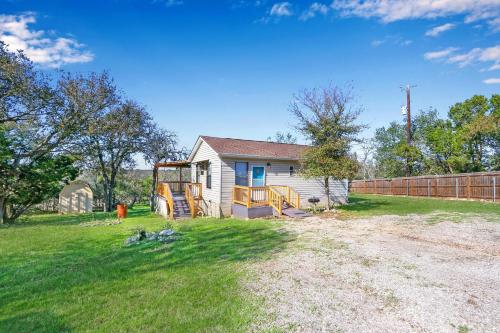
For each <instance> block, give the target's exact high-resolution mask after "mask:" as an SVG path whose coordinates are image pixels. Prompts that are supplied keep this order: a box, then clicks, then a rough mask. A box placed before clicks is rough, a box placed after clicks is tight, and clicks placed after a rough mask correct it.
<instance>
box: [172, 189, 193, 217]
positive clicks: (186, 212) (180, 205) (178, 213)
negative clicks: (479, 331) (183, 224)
mask: <svg viewBox="0 0 500 333" xmlns="http://www.w3.org/2000/svg"><path fill="white" fill-rule="evenodd" d="M173 197H174V219H176V220H177V219H189V218H191V210H190V209H189V204H188V202H187V200H186V198H185V197H184V196H183V195H174V196H173Z"/></svg>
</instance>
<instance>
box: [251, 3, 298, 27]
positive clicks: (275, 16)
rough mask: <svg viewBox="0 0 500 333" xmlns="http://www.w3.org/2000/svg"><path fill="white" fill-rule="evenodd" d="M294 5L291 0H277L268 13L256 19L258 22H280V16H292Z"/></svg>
mask: <svg viewBox="0 0 500 333" xmlns="http://www.w3.org/2000/svg"><path fill="white" fill-rule="evenodd" d="M292 15H293V11H292V5H291V4H290V3H289V2H277V3H275V4H274V5H272V7H271V9H269V10H268V11H267V14H266V15H265V16H264V17H262V18H260V19H258V20H256V21H255V22H256V23H269V22H279V20H280V18H282V17H287V16H292Z"/></svg>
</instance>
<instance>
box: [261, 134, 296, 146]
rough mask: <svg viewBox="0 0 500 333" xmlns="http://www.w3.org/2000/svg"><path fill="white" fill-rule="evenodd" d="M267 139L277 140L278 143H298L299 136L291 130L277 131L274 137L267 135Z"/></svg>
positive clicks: (270, 140)
mask: <svg viewBox="0 0 500 333" xmlns="http://www.w3.org/2000/svg"><path fill="white" fill-rule="evenodd" d="M267 141H269V142H277V143H290V144H296V143H297V137H296V136H294V135H293V134H292V133H290V132H276V134H275V135H274V138H273V137H271V136H269V137H267Z"/></svg>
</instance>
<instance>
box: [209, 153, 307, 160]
mask: <svg viewBox="0 0 500 333" xmlns="http://www.w3.org/2000/svg"><path fill="white" fill-rule="evenodd" d="M219 156H220V157H228V158H247V159H253V160H275V161H299V160H300V158H296V157H283V156H262V155H248V154H219Z"/></svg>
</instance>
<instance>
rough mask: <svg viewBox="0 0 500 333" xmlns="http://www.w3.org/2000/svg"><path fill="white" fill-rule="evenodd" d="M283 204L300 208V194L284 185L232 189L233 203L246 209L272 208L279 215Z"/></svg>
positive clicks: (236, 186)
mask: <svg viewBox="0 0 500 333" xmlns="http://www.w3.org/2000/svg"><path fill="white" fill-rule="evenodd" d="M283 202H287V203H288V204H289V205H290V206H292V207H295V208H300V194H299V193H297V191H295V190H294V189H293V188H291V187H290V186H286V185H270V186H258V187H255V186H254V187H252V186H239V185H235V186H234V187H233V203H235V204H240V205H244V206H246V207H248V208H251V207H259V206H272V207H273V208H274V209H276V210H277V211H278V212H279V213H280V214H281V212H282V210H283Z"/></svg>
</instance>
